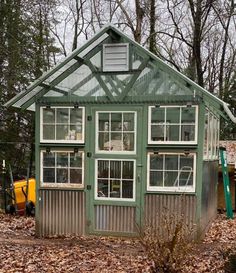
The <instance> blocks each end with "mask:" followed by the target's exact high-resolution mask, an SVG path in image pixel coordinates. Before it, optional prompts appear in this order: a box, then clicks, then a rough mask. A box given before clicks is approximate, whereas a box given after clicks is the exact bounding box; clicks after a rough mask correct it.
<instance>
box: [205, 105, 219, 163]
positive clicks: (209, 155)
mask: <svg viewBox="0 0 236 273" xmlns="http://www.w3.org/2000/svg"><path fill="white" fill-rule="evenodd" d="M206 116H207V119H206ZM206 120H207V126H204V144H203V145H204V151H203V152H204V154H203V160H205V161H210V160H217V159H218V158H219V134H220V120H219V117H217V116H216V115H215V114H214V113H213V112H211V111H210V110H209V109H207V108H206V112H205V125H206ZM205 136H207V138H205Z"/></svg>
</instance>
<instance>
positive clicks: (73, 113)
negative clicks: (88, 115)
mask: <svg viewBox="0 0 236 273" xmlns="http://www.w3.org/2000/svg"><path fill="white" fill-rule="evenodd" d="M70 123H76V124H80V125H81V124H82V109H76V108H70Z"/></svg>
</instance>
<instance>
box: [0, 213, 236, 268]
mask: <svg viewBox="0 0 236 273" xmlns="http://www.w3.org/2000/svg"><path fill="white" fill-rule="evenodd" d="M235 249H236V219H233V220H227V219H226V217H225V216H224V215H219V216H218V217H217V219H216V220H215V221H214V222H213V223H212V225H211V227H210V229H209V231H208V233H207V234H206V236H205V239H204V240H203V241H201V242H200V243H199V244H198V245H197V246H196V247H195V250H194V252H193V253H192V254H191V255H190V258H189V259H188V260H187V262H186V265H185V267H184V269H183V271H182V272H184V273H185V272H186V273H187V272H188V273H189V272H191V273H195V272H196V273H203V272H214V273H221V272H222V273H223V272H226V271H225V270H224V264H225V260H226V257H227V255H228V253H229V252H232V251H235ZM151 267H152V262H151V261H149V260H148V258H147V256H146V252H145V251H144V249H143V248H142V246H141V244H140V242H139V240H137V239H121V238H111V237H92V236H83V237H63V238H62V237H60V238H45V239H41V238H36V237H35V221H34V218H29V217H28V218H27V217H18V216H10V215H5V214H3V213H1V212H0V273H5V272H6V273H10V272H15V273H16V272H24V273H26V272H30V273H36V272H39V273H44V272H45V273H46V272H47V273H51V272H63V273H66V272H78V273H80V272H99V273H105V272H107V273H108V272H109V273H110V272H137V273H138V272H151ZM227 272H231V271H227ZM232 272H235V271H232Z"/></svg>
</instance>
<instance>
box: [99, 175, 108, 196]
mask: <svg viewBox="0 0 236 273" xmlns="http://www.w3.org/2000/svg"><path fill="white" fill-rule="evenodd" d="M97 196H98V197H108V180H104V179H98V192H97Z"/></svg>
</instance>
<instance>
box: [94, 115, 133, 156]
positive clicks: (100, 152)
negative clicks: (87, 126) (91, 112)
mask: <svg viewBox="0 0 236 273" xmlns="http://www.w3.org/2000/svg"><path fill="white" fill-rule="evenodd" d="M100 113H107V114H113V113H121V114H124V113H128V114H131V113H132V114H134V131H133V132H134V150H133V151H106V150H99V141H98V140H99V114H100ZM95 119H96V122H95V123H96V124H95V138H96V139H95V152H96V154H108V153H109V154H118V155H134V154H136V150H137V147H136V146H137V111H123V110H122V111H119V110H115V111H105V110H104V111H99V110H98V111H96V114H95ZM111 132H112V131H111V130H110V129H109V131H108V133H109V135H110V134H111ZM118 132H119V131H116V133H118ZM120 132H121V133H123V132H124V131H123V130H122V131H120ZM125 132H126V131H125ZM127 132H129V131H127Z"/></svg>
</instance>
